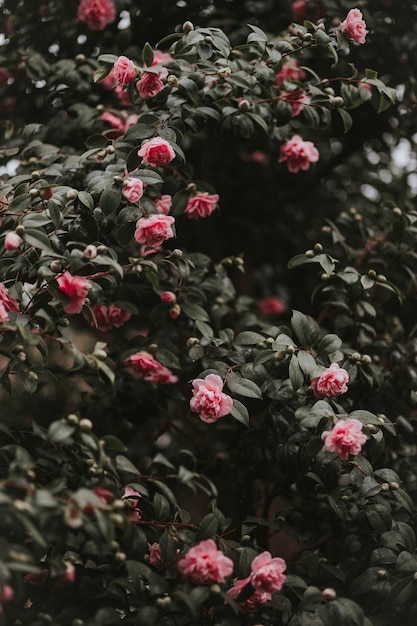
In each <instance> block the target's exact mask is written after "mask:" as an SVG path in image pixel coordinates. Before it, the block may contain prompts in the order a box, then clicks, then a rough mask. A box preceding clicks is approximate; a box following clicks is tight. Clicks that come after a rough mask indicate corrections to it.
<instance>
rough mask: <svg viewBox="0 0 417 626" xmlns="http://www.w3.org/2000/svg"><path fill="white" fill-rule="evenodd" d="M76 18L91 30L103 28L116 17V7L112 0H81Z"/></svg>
mask: <svg viewBox="0 0 417 626" xmlns="http://www.w3.org/2000/svg"><path fill="white" fill-rule="evenodd" d="M77 18H78V21H80V22H85V23H86V24H87V26H88V27H89V28H91V30H103V29H104V28H105V27H106V26H107V24H110V23H111V22H114V20H115V19H116V9H115V8H114V4H113V2H112V0H81V2H80V4H79V6H78V11H77Z"/></svg>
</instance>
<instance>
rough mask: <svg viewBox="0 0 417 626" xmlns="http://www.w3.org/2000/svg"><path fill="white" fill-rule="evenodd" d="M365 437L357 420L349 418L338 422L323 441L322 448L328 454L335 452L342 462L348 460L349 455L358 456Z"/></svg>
mask: <svg viewBox="0 0 417 626" xmlns="http://www.w3.org/2000/svg"><path fill="white" fill-rule="evenodd" d="M366 440H367V438H366V435H365V434H364V433H363V432H362V424H361V422H360V421H359V420H357V419H353V418H349V419H346V420H340V421H339V422H337V424H336V425H335V426H334V427H333V430H332V431H331V432H330V433H329V434H328V435H327V437H326V438H325V440H324V447H325V448H326V449H327V450H328V451H329V452H337V454H338V455H339V458H340V459H341V460H342V461H346V460H347V459H348V458H349V454H359V452H360V451H361V449H362V446H363V445H364V443H365V442H366Z"/></svg>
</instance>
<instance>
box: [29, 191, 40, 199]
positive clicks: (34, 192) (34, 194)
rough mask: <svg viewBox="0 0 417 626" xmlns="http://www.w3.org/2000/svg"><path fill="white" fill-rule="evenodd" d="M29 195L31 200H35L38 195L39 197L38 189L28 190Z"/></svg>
mask: <svg viewBox="0 0 417 626" xmlns="http://www.w3.org/2000/svg"><path fill="white" fill-rule="evenodd" d="M29 195H30V196H31V197H32V198H36V196H38V195H39V189H30V190H29Z"/></svg>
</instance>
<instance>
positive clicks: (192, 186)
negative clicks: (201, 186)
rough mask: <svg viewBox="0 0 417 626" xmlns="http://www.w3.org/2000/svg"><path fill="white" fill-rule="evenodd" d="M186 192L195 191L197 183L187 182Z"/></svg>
mask: <svg viewBox="0 0 417 626" xmlns="http://www.w3.org/2000/svg"><path fill="white" fill-rule="evenodd" d="M187 191H188V193H195V192H196V191H197V185H196V184H195V183H189V184H188V185H187Z"/></svg>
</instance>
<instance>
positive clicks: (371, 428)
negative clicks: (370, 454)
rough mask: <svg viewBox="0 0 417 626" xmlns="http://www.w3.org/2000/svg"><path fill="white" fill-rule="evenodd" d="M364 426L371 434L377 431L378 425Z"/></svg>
mask: <svg viewBox="0 0 417 626" xmlns="http://www.w3.org/2000/svg"><path fill="white" fill-rule="evenodd" d="M366 428H367V429H368V430H369V432H370V433H371V434H373V435H375V433H377V432H379V426H377V425H376V424H366Z"/></svg>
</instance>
